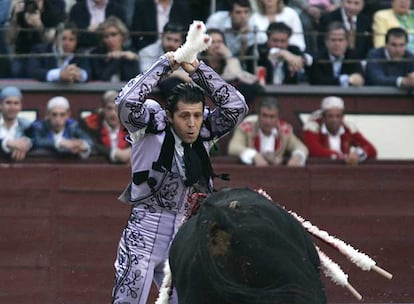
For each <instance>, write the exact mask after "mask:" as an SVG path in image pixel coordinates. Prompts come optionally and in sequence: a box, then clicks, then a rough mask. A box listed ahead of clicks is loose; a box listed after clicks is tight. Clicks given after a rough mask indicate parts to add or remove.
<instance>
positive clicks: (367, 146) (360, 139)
mask: <svg viewBox="0 0 414 304" xmlns="http://www.w3.org/2000/svg"><path fill="white" fill-rule="evenodd" d="M352 138H353V144H354V145H355V146H356V147H360V148H362V149H363V150H364V151H365V153H366V155H367V158H371V159H375V158H376V157H377V150H376V149H375V147H374V146H373V145H372V144H371V143H370V142H369V141H368V140H367V139H366V138H365V137H364V136H363V135H362V134H361V133H360V132H355V133H353V135H352Z"/></svg>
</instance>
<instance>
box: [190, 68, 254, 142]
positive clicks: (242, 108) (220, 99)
mask: <svg viewBox="0 0 414 304" xmlns="http://www.w3.org/2000/svg"><path fill="white" fill-rule="evenodd" d="M190 76H191V79H192V80H193V81H194V82H195V83H197V84H198V85H199V86H200V87H202V88H203V89H204V90H205V91H206V93H207V95H209V97H210V99H211V101H212V102H213V103H214V105H215V106H216V107H215V109H214V110H213V111H212V112H211V113H210V115H209V116H208V117H207V121H208V125H209V128H210V131H211V133H212V134H211V136H212V138H218V137H221V136H223V135H225V134H227V133H228V132H230V131H231V130H233V129H234V128H235V127H236V126H237V125H238V124H239V123H240V122H241V121H242V120H243V118H244V117H245V116H246V114H247V112H248V110H249V109H248V106H247V104H246V101H245V99H244V97H243V95H242V94H241V93H240V92H239V91H238V90H236V88H234V87H233V86H232V85H230V84H228V83H227V82H226V81H225V80H223V79H222V78H221V77H220V76H219V75H218V74H217V73H216V72H215V71H214V70H213V69H212V68H211V67H209V66H208V65H206V64H205V63H204V62H200V64H199V65H198V66H197V68H196V69H195V70H194V71H193V72H192V73H190Z"/></svg>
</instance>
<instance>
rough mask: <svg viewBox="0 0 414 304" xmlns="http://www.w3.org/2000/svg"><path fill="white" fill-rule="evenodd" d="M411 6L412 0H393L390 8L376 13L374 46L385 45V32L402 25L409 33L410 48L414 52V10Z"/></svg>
mask: <svg viewBox="0 0 414 304" xmlns="http://www.w3.org/2000/svg"><path fill="white" fill-rule="evenodd" d="M410 7H411V0H392V2H391V8H390V9H383V10H379V11H377V12H376V13H375V15H374V21H373V24H372V29H373V32H374V47H376V48H378V47H381V46H384V45H385V34H386V33H387V31H388V30H389V29H390V28H393V27H402V28H404V29H405V30H406V31H407V33H408V37H409V39H408V45H407V47H408V50H409V51H410V52H414V10H412V9H410Z"/></svg>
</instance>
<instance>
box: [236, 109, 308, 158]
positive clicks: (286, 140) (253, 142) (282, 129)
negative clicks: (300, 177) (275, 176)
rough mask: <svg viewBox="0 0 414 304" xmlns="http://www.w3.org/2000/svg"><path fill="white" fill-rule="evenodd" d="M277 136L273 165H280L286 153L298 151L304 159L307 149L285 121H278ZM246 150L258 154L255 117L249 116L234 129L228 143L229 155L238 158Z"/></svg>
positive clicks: (257, 130)
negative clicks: (251, 150)
mask: <svg viewBox="0 0 414 304" xmlns="http://www.w3.org/2000/svg"><path fill="white" fill-rule="evenodd" d="M277 131H278V134H277V136H276V138H275V148H274V152H275V153H274V163H275V164H280V163H281V162H282V161H283V157H284V156H286V154H288V153H293V152H294V151H300V153H302V155H303V156H304V157H305V158H306V157H307V155H308V149H307V148H306V146H305V145H304V144H303V143H302V142H301V140H300V139H299V138H298V137H296V135H295V134H294V133H293V129H292V126H291V125H290V124H289V123H287V122H286V121H283V120H279V124H278V126H277ZM246 149H254V150H256V151H258V152H260V135H259V123H258V116H257V115H249V116H248V117H247V118H246V119H244V120H243V122H242V123H241V124H240V125H239V126H238V127H237V128H236V130H235V132H234V134H233V137H232V138H231V140H230V143H229V154H230V155H233V156H237V157H240V156H241V154H242V153H243V151H245V150H246Z"/></svg>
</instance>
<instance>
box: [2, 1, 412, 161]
mask: <svg viewBox="0 0 414 304" xmlns="http://www.w3.org/2000/svg"><path fill="white" fill-rule="evenodd" d="M213 2H214V4H215V10H214V11H213V12H212V9H211V4H212V3H213ZM213 2H210V1H196V0H174V1H172V0H135V1H133V0H132V1H131V0H117V1H115V0H76V1H75V0H5V1H1V2H0V3H1V4H0V78H1V79H31V80H35V81H41V82H54V83H56V82H59V83H67V84H71V83H88V82H94V81H105V82H126V81H128V80H129V79H131V78H133V77H135V76H136V75H137V74H139V73H142V72H144V71H146V70H147V69H148V68H150V67H151V65H152V63H153V62H154V61H155V60H156V59H157V58H158V57H159V56H160V55H162V54H164V53H166V52H168V51H174V50H176V49H177V48H178V47H179V46H180V45H181V44H182V43H183V42H184V40H185V34H186V32H187V29H188V26H189V25H190V24H191V23H192V21H193V20H202V21H204V22H205V24H206V26H207V29H208V33H209V34H210V36H211V37H212V41H213V43H212V45H211V46H210V47H209V48H208V49H207V50H206V51H205V52H202V53H201V54H200V59H202V60H204V61H205V62H206V63H208V64H209V65H210V66H211V67H212V68H213V69H214V70H216V71H217V72H218V73H219V74H220V75H221V76H222V77H223V79H225V80H226V81H228V82H229V83H231V84H233V85H234V86H235V87H237V88H238V89H239V90H240V91H241V92H242V93H243V95H244V96H245V97H246V100H247V102H251V101H252V100H254V99H256V97H257V96H260V92H261V89H262V85H263V84H267V85H282V84H291V85H300V84H309V85H331V86H341V87H349V86H364V85H375V86H393V87H398V88H403V89H411V88H413V87H414V60H413V56H414V55H413V52H414V10H413V9H412V7H413V5H414V3H413V2H414V1H411V0H388V1H386V0H384V1H379V0H320V1H317V0H284V1H283V0H221V1H220V0H218V1H213ZM259 71H260V73H259ZM189 81H190V78H189V77H188V74H187V73H186V72H185V71H183V70H182V69H178V70H176V71H175V72H174V73H173V74H172V75H170V77H168V78H167V79H164V80H162V81H160V83H158V86H159V88H160V92H161V93H162V92H168V91H169V90H170V89H171V88H172V87H173V86H175V85H176V84H178V83H180V82H189ZM2 92H3V93H4V94H3V93H2V96H1V98H2V101H1V102H2V104H1V111H2V113H1V120H0V122H1V125H0V132H1V133H0V134H1V137H0V140H1V148H2V149H1V153H2V154H3V155H8V157H11V158H13V159H15V160H21V159H23V158H24V157H25V154H26V153H27V151H29V150H33V149H40V148H42V149H49V150H54V152H56V153H63V154H75V155H78V156H79V157H82V158H85V157H87V156H88V155H90V153H91V152H92V153H94V151H95V152H97V153H102V154H104V155H105V156H106V157H108V159H109V160H111V161H112V162H128V160H129V144H128V142H127V141H125V135H126V133H125V130H123V129H122V127H121V126H120V124H119V121H116V120H117V119H116V118H115V116H116V114H115V110H114V104H113V99H114V97H115V96H116V93H115V92H106V93H105V94H104V96H103V98H102V99H103V103H102V106H101V107H99V109H97V111H96V113H92V114H91V115H90V116H89V117H87V118H82V119H80V120H79V121H75V120H73V118H71V113H70V102H69V100H67V99H66V98H65V97H62V96H55V97H54V98H52V99H51V100H49V103H48V105H47V115H46V117H45V120H44V121H36V122H35V123H33V124H29V123H28V122H27V121H24V120H20V118H19V119H17V113H18V112H19V111H21V109H22V106H23V104H22V100H23V96H22V93H21V92H20V90H19V89H18V88H10V87H9V88H3V91H2ZM7 98H12V99H13V100H14V101H13V102H14V103H15V105H9V104H8V102H9V100H8V99H7ZM335 98H336V97H335ZM336 105H337V106H338V105H339V108H340V110H341V113H342V114H341V115H342V116H343V111H344V106H343V105H342V106H341V103H340V102H339V103H338V102H337V103H336ZM11 106H13V107H14V110H13V111H12V112H13V113H14V114H13V113H11V112H7V111H8V110H7V109H8V108H9V107H11ZM325 106H326V104H325ZM321 110H323V111H322V112H323V113H325V114H323V115H321V116H320V117H318V118H315V120H314V121H313V122H312V123H310V122H309V123H307V124H305V126H304V133H303V136H296V135H294V134H293V131H292V129H291V127H290V125H289V123H288V122H284V121H283V120H280V119H279V118H278V117H277V116H278V112H279V109H278V105H277V103H274V102H270V101H267V102H263V103H262V104H261V105H260V107H259V110H258V112H257V116H255V117H248V119H247V121H245V122H243V123H242V124H241V125H240V126H239V128H238V129H237V130H236V131H235V134H234V135H235V136H236V137H237V138H236V139H234V138H233V139H232V140H231V142H230V150H229V152H230V154H231V155H235V156H237V157H241V158H240V159H241V161H242V162H243V163H246V164H253V163H255V162H256V163H257V164H261V165H265V164H268V165H269V164H279V163H281V161H282V160H281V159H282V158H281V157H282V155H283V154H284V150H288V152H289V153H291V155H292V157H293V156H294V157H293V158H292V159H290V160H288V161H287V164H290V165H296V166H301V165H304V164H305V162H306V158H307V157H308V156H315V155H317V156H318V155H319V156H320V155H322V154H323V155H325V156H327V155H329V157H335V158H340V159H348V156H349V155H350V151H351V150H352V152H355V153H356V155H357V156H358V157H354V156H352V157H351V159H352V160H355V159H357V160H358V161H363V160H365V159H366V158H370V157H375V155H376V152H375V148H374V147H372V146H370V147H369V149H368V148H367V147H368V146H367V144H366V143H365V144H364V147H365V148H367V149H365V148H364V147H362V148H360V149H359V148H358V147H359V144H356V143H355V142H353V143H352V144H350V146H349V147H347V148H346V149H345V151H343V149H344V148H343V147H342V146H341V143H340V142H338V138H340V137H341V136H340V134H345V133H346V134H347V132H348V131H349V132H351V133H352V132H353V130H356V129H355V128H354V127H349V126H345V125H344V126H342V127H339V128H338V129H337V130H335V131H332V130H329V128H328V125H329V124H328V123H327V119H328V118H327V117H328V116H329V115H327V114H326V113H327V109H324V106H321ZM272 115H273V116H274V117H276V119H275V121H274V122H271V124H272V123H274V126H270V127H269V126H267V128H268V129H269V130H268V131H265V128H266V127H265V125H266V124H268V123H269V122H266V120H267V121H269V119H270V120H271V118H269V116H270V117H273V116H272ZM8 120H9V121H8ZM325 120H326V121H325ZM10 130H12V131H10ZM102 130H104V131H102ZM246 130H247V131H246ZM246 132H247V133H246ZM249 132H250V133H251V134H250V133H249ZM314 132H322V133H323V132H325V133H324V134H325V135H326V134H328V133H330V134H331V135H333V136H336V137H337V138H336V140H333V139H332V138H330V137H327V138H328V139H326V138H325V139H324V140H323V143H322V144H324V145H325V148H328V149H330V148H329V143H330V144H331V145H334V146H335V148H332V147H331V148H332V149H331V150H333V151H334V152H332V151H330V152H329V151H328V152H326V151H324V152H323V153H322V152H321V151H322V150H323V149H322V148H321V147H319V146H318V147H317V148H316V144H312V143H310V141H312V140H314V139H316V137H317V136H315V134H314ZM355 132H357V131H355ZM256 133H257V134H259V135H261V136H262V135H263V136H264V137H266V138H264V137H263V138H262V141H260V142H257V141H256V142H254V138H255V136H256V135H257V134H256ZM18 134H20V135H21V136H17V135H18ZM360 135H361V134H360ZM269 136H270V137H271V139H269V138H267V137H269ZM361 136H362V135H361ZM12 137H13V138H14V137H19V138H21V140H20V139H19V140H16V139H13V140H12V139H11V138H12ZM321 137H323V136H322V135H319V139H321ZM301 138H303V139H304V143H302V142H301ZM329 138H330V139H329ZM362 138H363V136H362ZM75 139H76V140H75ZM269 140H270V141H269ZM252 141H253V142H252ZM334 142H335V144H333V143H334ZM264 143H266V144H264ZM271 146H277V149H276V150H274V151H270V150H273V149H270V148H269V147H271ZM352 146H355V149H350V147H352ZM255 147H256V148H260V147H261V148H263V153H262V154H261V153H260V149H259V150H258V152H254V151H253V150H254V148H255ZM361 149H362V151H361ZM368 150H369V151H368ZM270 152H271V153H270ZM269 153H270V154H269ZM240 155H243V156H240ZM352 160H351V161H349V162H350V163H353V162H355V161H352Z"/></svg>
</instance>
